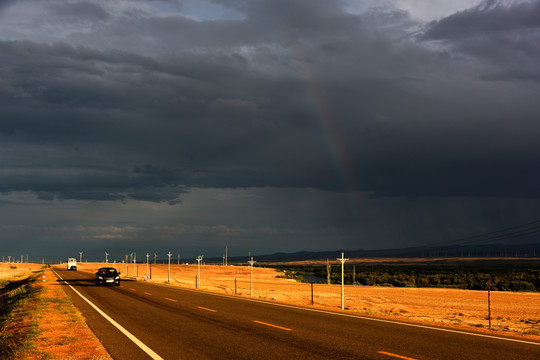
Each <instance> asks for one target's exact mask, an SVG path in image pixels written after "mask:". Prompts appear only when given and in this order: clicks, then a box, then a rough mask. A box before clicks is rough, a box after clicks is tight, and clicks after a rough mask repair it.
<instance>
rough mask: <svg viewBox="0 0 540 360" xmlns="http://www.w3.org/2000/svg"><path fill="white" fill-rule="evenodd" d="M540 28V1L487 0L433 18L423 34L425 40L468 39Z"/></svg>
mask: <svg viewBox="0 0 540 360" xmlns="http://www.w3.org/2000/svg"><path fill="white" fill-rule="evenodd" d="M538 27H540V3H539V2H530V3H529V2H521V3H513V4H511V5H505V4H503V3H501V2H500V1H497V0H486V1H484V2H483V3H482V4H480V5H478V6H476V7H474V8H471V9H468V10H464V11H461V12H458V13H456V14H454V15H450V16H448V17H446V18H444V19H442V20H438V21H434V22H433V23H431V24H430V25H429V27H428V30H427V31H426V32H425V33H424V35H423V37H424V38H425V39H467V38H470V37H476V36H489V35H490V34H494V33H501V32H509V31H515V30H524V29H534V28H538Z"/></svg>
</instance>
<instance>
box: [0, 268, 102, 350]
mask: <svg viewBox="0 0 540 360" xmlns="http://www.w3.org/2000/svg"><path fill="white" fill-rule="evenodd" d="M23 265H24V266H23ZM39 269H41V265H37V264H22V265H21V266H20V267H19V268H17V269H1V271H0V279H2V278H3V279H6V278H7V279H15V278H23V277H27V276H29V275H30V274H31V273H32V271H37V270H39ZM44 275H45V278H43V277H42V276H40V278H39V282H38V283H37V284H36V285H35V286H36V287H39V293H38V294H37V296H36V297H35V298H33V299H31V300H30V301H28V302H26V303H24V304H23V305H24V306H21V307H20V308H17V309H15V310H14V311H13V314H14V315H13V317H12V320H11V321H9V323H8V324H7V325H6V328H5V329H3V331H2V332H3V334H5V333H6V332H9V333H10V334H11V335H13V337H16V338H19V339H23V340H26V343H25V344H24V347H20V348H19V349H18V350H17V352H16V353H15V354H14V355H13V356H15V357H14V359H25V360H26V359H40V360H41V359H94V360H97V359H103V360H105V359H107V360H108V359H111V357H110V356H109V355H108V354H107V352H106V350H105V349H104V348H103V346H102V344H101V343H100V342H99V340H98V339H97V337H96V336H95V335H94V334H93V333H92V332H91V331H90V329H89V328H88V327H87V325H86V323H85V322H84V318H83V317H82V315H81V313H80V312H79V311H78V310H77V309H76V308H75V307H74V306H73V304H72V303H71V301H70V299H69V298H68V297H67V296H66V294H65V293H64V291H63V290H62V288H61V286H60V285H59V283H58V282H57V281H56V278H55V277H54V275H53V274H52V273H51V272H50V271H46V272H45V273H44ZM43 279H44V280H45V281H43ZM28 331H32V332H33V334H32V336H31V337H28V336H27V334H24V332H28Z"/></svg>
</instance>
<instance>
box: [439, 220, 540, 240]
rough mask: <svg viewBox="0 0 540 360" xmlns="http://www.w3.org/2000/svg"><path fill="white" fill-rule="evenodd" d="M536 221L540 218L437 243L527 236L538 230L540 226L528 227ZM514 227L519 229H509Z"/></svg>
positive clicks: (539, 230)
mask: <svg viewBox="0 0 540 360" xmlns="http://www.w3.org/2000/svg"><path fill="white" fill-rule="evenodd" d="M537 223H540V220H536V221H532V222H529V223H525V224H521V225H515V226H511V227H508V228H504V229H500V230H496V231H491V232H487V233H483V234H478V235H473V236H467V237H464V238H460V239H457V240H451V241H445V242H441V243H439V244H437V245H439V246H444V245H448V246H450V245H456V246H457V245H471V244H479V243H489V242H494V241H500V240H507V239H512V238H515V237H521V236H527V235H531V234H535V233H537V232H540V226H533V227H530V225H533V224H537ZM515 229H519V230H516V231H511V230H515ZM489 235H493V236H489Z"/></svg>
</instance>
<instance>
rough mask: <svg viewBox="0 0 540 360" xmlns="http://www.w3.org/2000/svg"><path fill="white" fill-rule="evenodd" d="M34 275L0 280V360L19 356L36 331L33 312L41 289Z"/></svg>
mask: <svg viewBox="0 0 540 360" xmlns="http://www.w3.org/2000/svg"><path fill="white" fill-rule="evenodd" d="M36 277H37V274H32V275H30V276H28V277H24V278H21V279H18V280H14V279H11V280H10V279H8V280H6V279H2V280H0V294H1V295H2V299H1V300H0V359H18V358H21V356H22V354H23V353H25V352H26V351H27V350H28V349H30V348H31V347H32V346H33V344H34V340H35V339H36V337H37V335H38V334H39V330H38V324H37V321H36V319H35V316H34V314H35V311H36V308H37V306H38V302H39V300H38V298H39V293H40V291H41V289H42V288H41V287H40V286H36V284H35V283H36Z"/></svg>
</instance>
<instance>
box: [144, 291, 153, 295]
mask: <svg viewBox="0 0 540 360" xmlns="http://www.w3.org/2000/svg"><path fill="white" fill-rule="evenodd" d="M144 293H145V294H146V295H152V294H150V293H149V292H146V291H145V292H144Z"/></svg>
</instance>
